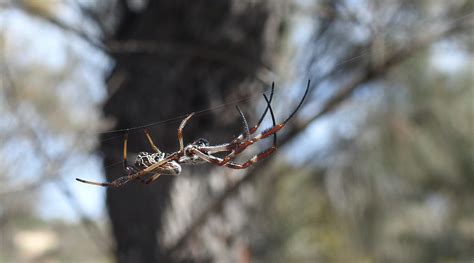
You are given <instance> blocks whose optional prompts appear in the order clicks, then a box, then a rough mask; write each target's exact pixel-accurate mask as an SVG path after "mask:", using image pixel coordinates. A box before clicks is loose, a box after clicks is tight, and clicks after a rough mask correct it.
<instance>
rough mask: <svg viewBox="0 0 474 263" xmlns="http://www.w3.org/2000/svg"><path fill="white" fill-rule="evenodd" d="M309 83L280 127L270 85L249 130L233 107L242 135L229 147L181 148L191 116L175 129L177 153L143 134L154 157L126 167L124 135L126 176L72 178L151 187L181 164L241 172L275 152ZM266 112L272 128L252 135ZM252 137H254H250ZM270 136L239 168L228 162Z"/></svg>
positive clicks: (145, 155) (203, 143)
mask: <svg viewBox="0 0 474 263" xmlns="http://www.w3.org/2000/svg"><path fill="white" fill-rule="evenodd" d="M309 85H310V81H308V85H307V87H306V90H305V93H304V95H303V98H302V99H301V101H300V102H299V104H298V106H297V107H296V109H295V110H294V111H293V112H292V113H291V114H290V116H289V117H288V118H286V120H284V121H283V122H281V123H278V124H277V123H276V122H275V117H274V115H273V110H272V107H271V105H270V103H271V100H272V98H273V91H274V85H272V92H271V94H270V99H268V98H267V97H266V96H265V95H263V96H264V98H265V100H266V102H267V108H266V109H265V111H264V112H263V114H262V116H261V117H260V120H259V121H258V122H257V124H256V125H255V126H253V127H252V128H251V129H249V128H248V124H247V121H246V120H245V116H244V115H243V113H242V111H241V110H240V109H239V108H238V107H237V110H238V112H239V114H240V116H241V118H242V120H243V123H244V127H245V132H244V133H242V134H240V135H239V136H237V137H236V138H234V139H233V140H232V141H231V142H229V143H224V144H219V145H210V144H209V142H208V141H207V140H206V139H198V140H196V141H194V142H193V143H190V144H188V145H186V146H184V142H183V132H182V131H183V128H184V127H185V126H186V123H187V122H188V120H189V119H190V118H191V117H192V116H193V115H194V113H191V114H189V115H188V116H187V117H186V118H185V119H184V120H183V121H182V122H181V124H180V125H179V128H178V142H179V150H178V151H176V152H174V153H171V154H166V153H164V152H161V151H160V150H159V149H158V147H156V145H155V143H154V142H153V140H152V139H151V136H150V133H149V131H148V130H145V135H146V137H147V139H148V142H149V143H150V146H151V148H152V149H153V151H154V153H149V152H140V153H139V154H138V156H137V159H136V161H135V164H134V165H133V166H129V165H128V164H127V141H128V136H127V134H125V139H124V144H123V165H124V169H125V171H126V172H127V175H125V176H122V177H119V178H117V179H115V180H114V181H112V182H108V183H97V182H91V181H86V180H83V179H79V178H76V180H78V181H79V182H83V183H88V184H94V185H100V186H112V187H118V186H121V185H123V184H125V183H127V182H129V181H133V180H137V181H139V182H144V183H147V184H148V183H151V182H153V181H155V180H156V179H158V177H159V176H160V175H162V174H168V175H178V174H180V173H181V164H198V163H204V162H207V163H210V164H215V165H218V166H226V167H229V168H232V169H245V168H247V167H249V166H251V165H252V164H254V163H256V162H258V161H259V160H262V159H264V158H266V157H267V156H269V155H270V154H272V153H273V152H274V151H275V150H276V133H277V132H278V131H279V130H281V129H282V128H283V127H285V125H286V123H287V122H288V121H289V120H290V119H291V118H292V117H293V116H294V115H295V114H296V112H297V111H298V110H299V108H300V107H301V105H302V104H303V101H304V99H305V98H306V95H307V94H308V90H309ZM268 111H269V112H270V115H271V117H272V122H273V126H272V127H270V128H268V129H266V130H264V131H263V132H261V133H259V134H257V135H254V133H255V132H256V131H257V129H258V127H259V126H260V124H261V123H262V121H263V119H264V117H265V115H266V114H267V112H268ZM252 135H254V136H253V137H252ZM272 135H273V145H272V147H270V148H268V149H266V150H265V151H263V152H261V153H259V154H257V155H255V156H253V157H252V158H250V159H249V160H248V161H246V162H244V163H242V164H239V163H235V162H233V161H232V160H233V159H234V158H235V156H237V155H238V154H239V153H241V152H242V151H244V150H245V149H246V148H247V147H249V146H250V145H252V144H254V143H256V142H258V141H260V140H261V139H264V138H267V137H270V136H272ZM215 153H227V155H225V156H224V157H223V158H220V157H217V156H215V155H214V154H215ZM147 174H152V175H151V176H150V177H149V178H147V179H145V176H146V175H147Z"/></svg>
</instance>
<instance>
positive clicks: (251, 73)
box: [101, 0, 283, 262]
mask: <svg viewBox="0 0 474 263" xmlns="http://www.w3.org/2000/svg"><path fill="white" fill-rule="evenodd" d="M128 2H129V1H128ZM269 2H270V1H268V2H266V1H258V2H256V3H254V2H252V1H245V2H243V1H238V0H235V1H150V2H149V4H148V6H147V7H145V8H144V9H143V10H141V11H138V12H137V11H136V10H135V11H134V10H132V9H131V8H130V7H129V6H127V1H125V0H123V1H119V6H118V7H119V10H120V12H121V14H120V15H121V18H120V21H119V24H118V27H117V30H116V32H115V34H114V35H113V36H112V37H110V38H109V39H107V40H106V44H107V45H108V46H109V47H110V48H111V50H112V54H113V58H114V59H115V62H116V65H115V69H114V71H113V72H112V73H111V76H110V79H109V91H110V92H111V97H110V98H109V100H108V101H107V103H106V104H105V106H104V112H105V114H106V116H109V117H112V118H114V119H116V120H117V125H116V128H117V129H121V128H128V127H134V126H139V125H143V124H148V123H151V122H156V121H160V120H164V119H168V118H171V117H176V116H181V115H183V114H187V113H190V112H192V111H196V110H200V109H205V108H208V107H211V106H213V105H217V104H221V103H225V102H228V101H229V100H231V99H232V100H234V99H239V98H241V97H242V96H245V95H249V94H250V93H252V94H255V93H258V92H261V91H262V89H261V88H262V86H257V85H255V84H256V83H257V81H256V78H255V76H256V75H258V74H259V71H260V70H261V69H262V66H261V65H272V63H273V60H274V59H273V57H274V54H275V52H276V51H277V48H278V47H277V45H276V44H275V43H279V38H281V28H282V23H283V21H281V20H280V19H281V17H282V16H280V15H276V13H277V10H279V9H278V8H277V7H278V6H276V4H275V3H272V4H270V3H269ZM132 41H133V45H130V43H132ZM252 87H259V89H254V90H251V89H252ZM246 103H247V104H249V103H251V102H246ZM178 124H179V121H177V122H173V123H169V124H166V125H159V126H158V127H151V128H152V129H151V132H152V134H153V136H154V139H155V143H156V144H157V145H158V147H160V148H161V149H162V150H164V151H166V152H172V151H175V150H176V149H177V147H178V142H177V139H176V129H177V126H178ZM240 126H241V123H240V122H239V121H238V118H237V114H236V112H235V111H234V110H233V109H232V110H228V111H224V112H211V114H206V115H205V116H202V117H200V116H197V117H194V118H193V119H192V120H191V122H190V123H189V125H188V127H186V129H185V132H184V136H185V141H186V142H190V141H191V140H194V139H196V138H199V137H207V138H209V139H210V141H211V143H217V142H222V141H223V140H226V139H227V140H228V139H229V137H230V136H232V134H236V133H238V132H240V130H241V127H240ZM211 128H212V129H214V130H216V131H219V133H221V134H222V135H226V136H225V137H221V136H220V134H216V133H209V131H210V130H211ZM108 136H110V135H108ZM104 138H107V137H104ZM128 145H129V162H132V161H133V159H134V157H135V156H134V154H133V153H137V152H139V151H151V149H150V147H149V145H148V144H147V142H146V139H145V137H144V135H143V131H141V130H139V131H137V132H135V133H131V134H130V137H129V143H128ZM101 149H102V151H103V153H104V155H105V164H110V163H112V162H116V161H117V160H120V159H121V154H122V142H121V141H120V140H114V141H113V143H111V142H110V141H103V142H102V145H101ZM121 175H123V171H122V169H121V167H116V168H113V169H110V170H108V171H107V180H113V179H115V178H117V177H119V176H121ZM172 183H173V179H172V177H171V176H162V177H161V178H160V179H159V180H158V181H157V182H156V183H154V184H152V185H146V186H145V185H141V184H139V183H130V184H128V185H126V186H125V187H122V188H120V189H108V190H107V206H108V212H109V215H110V219H111V223H112V230H113V235H114V237H115V240H116V251H115V252H116V257H117V259H118V262H157V261H158V260H166V258H164V256H163V253H164V251H163V247H162V246H160V244H159V235H160V233H162V231H163V229H162V216H163V213H164V211H165V208H166V205H167V202H168V201H169V193H170V191H169V190H170V186H171V185H172Z"/></svg>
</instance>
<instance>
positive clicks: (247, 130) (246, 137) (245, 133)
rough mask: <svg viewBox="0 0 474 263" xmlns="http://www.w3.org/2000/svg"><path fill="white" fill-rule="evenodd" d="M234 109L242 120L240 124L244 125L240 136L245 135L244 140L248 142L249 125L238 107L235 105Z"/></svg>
mask: <svg viewBox="0 0 474 263" xmlns="http://www.w3.org/2000/svg"><path fill="white" fill-rule="evenodd" d="M235 108H236V109H237V111H238V112H239V115H240V119H241V120H242V124H243V125H244V133H242V135H245V139H247V140H249V139H250V130H249V123H248V122H247V119H246V118H245V115H244V113H243V112H242V110H241V109H240V107H239V105H235ZM239 136H240V135H239Z"/></svg>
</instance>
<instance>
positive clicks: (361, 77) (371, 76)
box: [166, 19, 469, 256]
mask: <svg viewBox="0 0 474 263" xmlns="http://www.w3.org/2000/svg"><path fill="white" fill-rule="evenodd" d="M465 29H469V26H468V25H465V24H462V23H460V20H459V19H458V20H457V21H454V22H453V23H452V24H451V26H449V27H447V28H446V29H445V30H441V31H438V32H437V33H432V34H426V35H424V36H422V37H419V38H417V39H415V40H414V41H412V42H411V43H409V44H407V45H405V47H402V48H400V49H399V50H398V51H395V52H393V53H392V54H391V55H388V56H386V59H385V61H384V62H383V63H381V64H380V66H379V67H377V68H371V67H367V68H365V70H364V71H363V72H360V73H359V74H357V75H356V76H355V77H354V78H353V79H352V80H351V81H350V82H349V83H347V84H345V85H343V86H342V87H341V88H340V89H339V92H338V93H337V94H336V95H335V96H333V97H332V98H331V99H329V100H328V101H327V102H326V103H325V104H324V106H323V107H322V109H321V111H319V112H318V113H316V114H314V115H313V116H311V117H309V118H306V119H305V120H300V121H299V122H294V125H291V126H289V127H287V129H286V131H287V133H286V134H285V135H284V136H283V137H282V138H280V140H279V145H285V144H286V143H288V142H289V141H290V140H292V139H293V138H295V137H296V136H297V135H298V134H299V133H300V132H302V131H303V130H305V129H306V128H307V127H308V126H309V125H310V124H311V123H313V122H314V121H316V120H317V119H319V118H320V117H321V116H323V115H325V114H327V113H330V112H331V111H333V110H335V109H336V108H337V107H339V106H340V105H341V104H342V103H343V102H344V101H345V100H346V99H348V98H349V97H350V96H351V95H352V93H353V92H354V91H355V90H357V88H359V87H361V86H362V85H363V84H365V83H368V82H370V81H372V80H375V79H377V78H379V77H381V76H383V75H384V74H386V73H387V72H388V71H389V70H390V69H392V68H394V67H395V66H397V65H399V64H400V63H402V62H404V61H406V60H407V59H408V58H410V57H412V56H413V55H414V54H415V53H416V52H418V51H420V50H421V49H423V48H426V47H427V46H429V45H431V44H433V43H434V42H436V41H438V40H440V39H443V38H446V37H448V36H450V35H452V34H454V33H456V32H460V31H463V30H465ZM271 164H272V162H271V161H270V160H264V161H262V162H260V163H259V165H258V166H256V167H254V168H253V169H252V170H249V171H248V173H247V174H246V175H245V176H243V177H242V178H241V179H239V180H238V181H235V182H234V183H233V184H232V185H230V186H229V187H228V188H227V189H225V190H224V191H223V192H222V193H221V194H220V195H219V196H218V197H217V198H216V199H215V200H214V202H212V203H211V204H210V205H209V206H208V207H207V208H206V209H205V210H204V211H203V212H202V213H201V214H200V215H199V216H198V217H196V219H195V220H194V221H193V222H192V223H191V224H190V225H189V227H188V228H187V230H186V231H185V232H184V234H183V235H182V236H181V237H180V238H178V239H177V241H176V242H175V243H174V244H173V245H172V246H170V247H169V248H168V249H167V251H166V252H167V253H166V254H167V255H169V256H173V255H175V253H176V252H177V251H180V250H181V249H182V248H183V247H184V245H185V244H186V242H187V240H188V239H189V238H190V237H192V236H193V235H194V234H195V232H196V231H198V230H199V229H200V228H201V227H202V226H203V225H204V224H205V223H206V222H207V220H208V219H209V217H210V216H211V215H212V214H215V213H219V212H220V211H221V210H222V207H223V205H224V203H225V201H226V200H228V199H229V198H230V197H232V196H233V195H234V194H236V193H238V192H239V189H240V187H241V186H242V185H244V184H246V183H248V182H251V181H253V180H255V179H256V178H260V177H262V176H263V175H264V174H265V173H262V174H261V175H260V176H256V175H257V174H258V173H260V172H262V171H265V170H268V167H269V166H270V167H271ZM268 174H270V173H268Z"/></svg>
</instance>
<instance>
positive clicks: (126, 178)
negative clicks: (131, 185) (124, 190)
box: [76, 175, 137, 187]
mask: <svg viewBox="0 0 474 263" xmlns="http://www.w3.org/2000/svg"><path fill="white" fill-rule="evenodd" d="M136 178H137V177H135V176H134V175H126V176H122V177H119V178H117V179H115V180H113V181H112V182H107V183H99V182H92V181H87V180H83V179H79V178H76V181H79V182H81V183H86V184H92V185H98V186H104V187H119V186H122V185H123V184H126V183H128V182H129V181H130V180H134V179H136Z"/></svg>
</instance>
